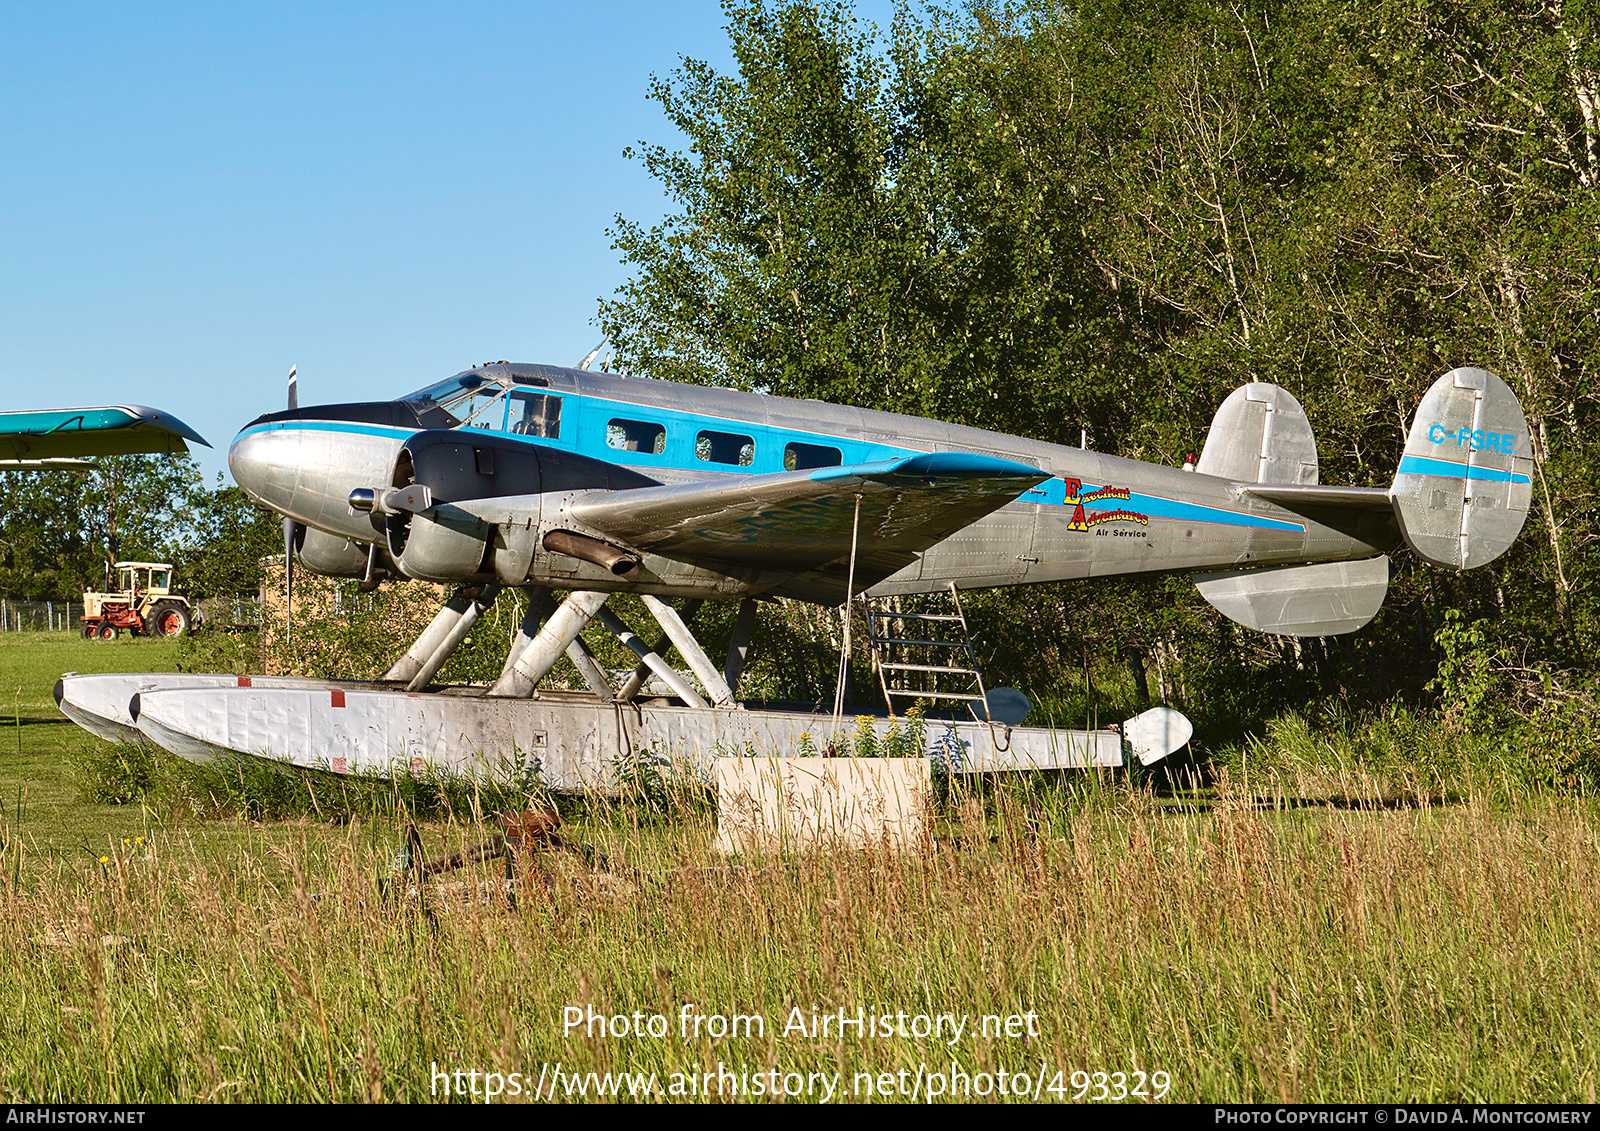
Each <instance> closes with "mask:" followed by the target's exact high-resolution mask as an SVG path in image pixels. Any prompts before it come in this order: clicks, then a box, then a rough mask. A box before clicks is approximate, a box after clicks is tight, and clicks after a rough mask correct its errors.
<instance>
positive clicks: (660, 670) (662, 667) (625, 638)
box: [595, 609, 706, 707]
mask: <svg viewBox="0 0 1600 1131" xmlns="http://www.w3.org/2000/svg"><path fill="white" fill-rule="evenodd" d="M595 615H596V616H598V617H599V618H600V623H601V624H603V625H605V626H606V627H607V628H609V629H610V630H611V631H612V632H614V633H616V634H617V639H618V640H620V641H622V643H623V644H624V645H625V646H626V647H628V648H631V649H632V650H633V654H634V655H635V656H638V657H639V659H641V660H643V661H644V662H645V663H646V664H647V665H649V668H650V670H651V671H653V672H655V673H656V675H657V676H659V677H660V679H661V681H662V682H663V683H665V684H666V685H667V686H668V687H670V688H672V693H673V694H674V695H676V696H677V697H678V698H679V699H682V700H683V701H684V702H685V703H687V704H688V705H689V706H691V707H704V706H705V705H706V701H705V700H704V699H702V698H700V696H699V695H698V694H696V693H695V690H694V688H692V687H690V686H689V684H688V682H687V681H686V680H685V679H684V678H683V677H682V676H681V675H679V674H678V673H677V672H675V671H673V670H672V667H671V665H669V664H668V663H667V661H665V660H663V659H662V658H661V655H660V653H659V652H656V651H655V650H654V649H652V648H651V647H650V646H649V645H647V644H646V643H645V642H644V641H643V640H641V639H639V634H638V633H636V632H634V631H633V629H631V628H629V627H628V626H627V625H626V624H623V623H622V621H620V620H619V619H617V616H616V614H615V613H613V612H612V611H611V610H610V609H601V610H600V611H599V612H598V613H596V614H595ZM630 682H631V681H630Z"/></svg>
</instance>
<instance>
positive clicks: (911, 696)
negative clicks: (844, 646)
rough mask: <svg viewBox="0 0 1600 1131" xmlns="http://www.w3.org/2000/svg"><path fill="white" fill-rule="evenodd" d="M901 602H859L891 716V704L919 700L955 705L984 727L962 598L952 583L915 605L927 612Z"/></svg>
mask: <svg viewBox="0 0 1600 1131" xmlns="http://www.w3.org/2000/svg"><path fill="white" fill-rule="evenodd" d="M906 600H907V599H906V598H904V597H868V596H865V595H863V596H862V598H861V603H862V605H863V607H864V609H865V612H866V617H867V639H868V641H869V643H870V645H871V647H872V663H873V666H874V667H876V668H877V669H878V682H879V684H880V685H882V687H883V698H884V702H886V703H887V704H888V706H889V714H890V715H894V716H898V715H899V714H901V713H902V711H901V710H897V709H896V706H895V701H896V700H899V701H900V702H901V703H902V704H903V705H904V706H907V707H909V706H910V705H911V704H913V703H915V702H916V701H917V700H919V699H926V700H929V701H930V702H939V701H947V702H958V703H963V704H965V705H966V707H967V709H968V710H969V711H971V712H972V717H973V718H974V719H976V720H977V721H979V722H987V721H988V719H989V713H988V709H987V707H986V706H985V693H984V687H983V674H982V673H981V672H980V671H979V670H978V657H977V654H976V653H974V652H973V650H972V638H971V637H970V635H969V634H968V632H967V616H966V613H965V612H964V611H963V610H962V608H961V594H960V593H959V592H958V591H957V589H956V587H955V585H954V584H953V583H952V584H951V586H950V588H949V589H948V590H947V591H946V592H944V593H936V594H929V595H928V599H927V600H925V601H923V602H919V603H918V604H919V607H920V608H922V609H925V610H927V611H918V612H907V611H906V609H905V602H906Z"/></svg>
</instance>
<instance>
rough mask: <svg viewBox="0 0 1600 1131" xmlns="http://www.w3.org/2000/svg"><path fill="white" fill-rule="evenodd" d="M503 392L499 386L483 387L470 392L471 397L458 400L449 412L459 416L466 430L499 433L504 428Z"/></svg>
mask: <svg viewBox="0 0 1600 1131" xmlns="http://www.w3.org/2000/svg"><path fill="white" fill-rule="evenodd" d="M504 393H505V390H503V389H501V388H500V386H499V385H492V384H491V385H483V386H480V387H479V388H476V389H474V390H472V395H471V396H470V397H467V398H466V399H464V400H458V401H457V402H456V404H455V406H454V407H453V408H451V410H450V411H451V412H453V413H455V414H456V415H458V416H460V417H461V419H462V420H463V421H464V422H465V423H466V425H467V427H468V428H493V429H494V430H495V431H497V432H500V431H504V430H505V426H506V402H505V396H504Z"/></svg>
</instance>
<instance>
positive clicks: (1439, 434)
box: [1389, 369, 1533, 569]
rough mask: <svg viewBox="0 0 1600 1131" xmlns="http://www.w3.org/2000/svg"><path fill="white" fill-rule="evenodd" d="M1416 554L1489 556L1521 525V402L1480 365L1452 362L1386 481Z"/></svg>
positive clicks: (1529, 458) (1529, 491) (1463, 564)
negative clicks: (1466, 366) (1461, 365)
mask: <svg viewBox="0 0 1600 1131" xmlns="http://www.w3.org/2000/svg"><path fill="white" fill-rule="evenodd" d="M1389 496H1390V498H1391V499H1392V500H1393V502H1394V509H1395V514H1396V515H1397V516H1398V518H1399V520H1400V531H1401V533H1402V534H1403V535H1404V536H1405V540H1406V543H1407V544H1408V545H1409V546H1410V547H1411V548H1412V549H1413V550H1414V551H1416V553H1417V556H1418V557H1420V558H1422V559H1423V560H1425V561H1429V562H1432V563H1433V564H1434V565H1439V566H1445V567H1447V568H1449V569H1473V568H1474V567H1476V566H1480V565H1484V564H1485V563H1487V562H1492V561H1493V560H1494V559H1495V558H1498V557H1499V556H1500V555H1501V554H1503V553H1505V552H1506V550H1507V549H1509V548H1510V546H1511V543H1513V542H1515V541H1516V540H1517V535H1518V534H1520V533H1522V523H1523V520H1524V519H1526V518H1527V517H1528V505H1529V503H1530V502H1531V501H1532V498H1533V446H1532V444H1531V443H1530V442H1529V437H1528V422H1527V420H1526V419H1525V418H1524V417H1523V415H1522V406H1521V405H1519V404H1518V403H1517V398H1516V395H1515V394H1513V393H1512V391H1511V390H1510V389H1509V388H1507V387H1506V383H1505V382H1504V381H1502V380H1500V378H1498V377H1496V376H1495V375H1494V374H1493V373H1490V372H1489V371H1488V370H1486V369H1452V370H1451V371H1450V372H1449V373H1446V374H1445V375H1444V376H1443V377H1440V378H1439V379H1438V380H1437V381H1435V382H1434V383H1433V387H1432V388H1430V389H1429V390H1428V393H1427V395H1426V396H1424V397H1423V398H1422V404H1421V405H1419V406H1418V407H1417V415H1416V418H1415V419H1414V420H1413V421H1412V423H1411V432H1410V434H1409V435H1407V437H1406V449H1405V454H1404V455H1403V456H1402V457H1401V460H1400V469H1399V471H1398V472H1397V473H1396V475H1395V477H1394V483H1393V485H1392V486H1391V487H1390V488H1389Z"/></svg>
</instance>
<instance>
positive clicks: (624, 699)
mask: <svg viewBox="0 0 1600 1131" xmlns="http://www.w3.org/2000/svg"><path fill="white" fill-rule="evenodd" d="M703 604H705V601H704V600H702V599H701V598H699V597H694V598H691V599H690V600H688V601H686V602H684V606H683V612H682V613H680V614H679V615H680V616H681V617H682V618H683V621H684V623H686V624H687V623H688V622H689V621H692V620H694V615H695V614H696V613H698V612H699V611H700V606H701V605H703ZM670 643H672V641H670V640H668V639H667V638H666V637H665V636H663V637H661V638H660V639H659V640H657V641H656V646H655V647H654V648H652V649H650V651H652V652H654V653H655V654H656V655H658V656H659V655H661V654H662V653H664V652H665V651H666V650H667V645H668V644H670ZM652 670H653V669H652V668H651V667H650V665H649V664H640V665H639V666H638V667H636V668H634V669H633V674H632V675H630V676H629V677H628V678H627V679H626V680H624V681H623V684H622V688H621V689H620V690H619V691H618V692H617V701H618V702H619V703H631V702H632V701H633V697H634V696H635V695H638V694H639V692H640V690H642V689H643V687H644V685H645V683H646V682H648V681H649V679H650V673H651V671H652Z"/></svg>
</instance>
